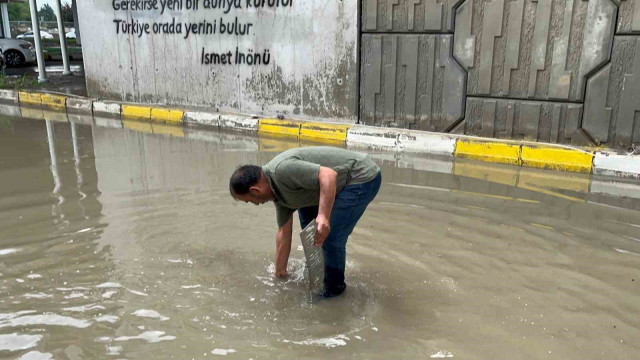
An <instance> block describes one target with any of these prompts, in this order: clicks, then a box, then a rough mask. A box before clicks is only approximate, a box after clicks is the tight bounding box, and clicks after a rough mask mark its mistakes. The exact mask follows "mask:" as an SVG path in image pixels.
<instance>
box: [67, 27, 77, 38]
mask: <svg viewBox="0 0 640 360" xmlns="http://www.w3.org/2000/svg"><path fill="white" fill-rule="evenodd" d="M64 37H66V38H67V39H75V38H76V29H75V28H71V30H70V31H69V32H68V33H66V34H64Z"/></svg>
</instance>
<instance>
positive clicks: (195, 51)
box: [77, 0, 358, 122]
mask: <svg viewBox="0 0 640 360" xmlns="http://www.w3.org/2000/svg"><path fill="white" fill-rule="evenodd" d="M122 3H123V2H122V1H121V0H119V1H113V2H112V1H108V0H83V1H78V3H77V6H78V12H79V17H80V27H81V31H82V35H83V38H84V40H85V41H84V44H83V52H84V59H85V61H84V62H85V73H86V77H87V86H88V92H89V94H90V95H91V96H95V97H102V98H108V99H118V100H126V101H133V102H144V103H166V104H176V105H201V106H207V107H216V108H218V109H220V110H221V111H233V112H241V113H256V114H268V115H271V116H275V115H276V114H282V115H285V116H290V117H298V118H307V119H319V118H321V119H326V120H340V121H348V122H355V121H356V116H357V99H356V94H357V90H356V89H357V51H356V43H357V41H358V31H357V25H356V24H357V7H358V4H357V0H343V1H333V0H332V1H326V2H325V1H307V0H265V1H262V0H250V1H247V0H242V1H240V0H231V1H229V0H224V1H221V0H181V1H176V2H173V1H168V2H167V1H164V0H162V1H159V0H158V1H156V0H151V1H150V2H147V4H149V3H150V4H156V5H157V9H155V8H152V9H149V8H146V9H142V10H140V9H126V10H123V9H121V8H120V4H122ZM124 3H127V2H124ZM138 3H143V2H138ZM167 3H168V4H178V5H181V8H174V9H173V10H172V9H169V7H165V8H164V11H163V4H167ZM114 4H115V5H114ZM196 4H197V8H196ZM256 4H257V5H260V6H257V7H256ZM116 5H117V6H116ZM219 5H222V6H223V7H222V8H221V7H220V6H219ZM249 5H250V6H249ZM229 6H230V7H229ZM119 20H121V21H122V22H121V23H119V24H117V23H116V22H114V21H119ZM222 23H224V29H225V32H224V33H222V31H223V26H221V24H222ZM131 24H133V28H134V29H133V32H132V31H131V29H130V27H131ZM117 25H120V26H117ZM154 25H156V26H158V25H161V27H160V28H157V27H156V28H155V29H154ZM141 26H142V27H143V28H142V29H143V31H142V32H141V31H140V27H141ZM145 26H149V27H148V28H147V29H145V28H144V27H145ZM192 26H196V30H198V33H194V32H193V31H192ZM230 26H231V27H233V31H232V34H229V27H230ZM128 27H129V28H128ZM187 28H188V29H187ZM165 29H166V30H167V31H170V32H173V33H166V32H165ZM123 30H125V31H124V33H123ZM154 30H159V31H154ZM241 32H245V34H244V35H242V34H240V33H241ZM236 51H237V52H236ZM203 52H204V55H203ZM214 53H215V54H216V55H215V60H216V61H220V62H223V63H215V64H208V62H209V61H207V60H208V59H207V57H208V56H207V55H208V54H214ZM240 53H242V54H245V56H244V58H242V57H241V56H240ZM222 54H227V56H226V57H225V58H222V57H220V56H219V55H222ZM247 55H251V60H249V59H248V58H247ZM256 57H260V59H259V61H260V64H256V62H257V61H258V60H257V59H256ZM243 59H244V61H243V63H240V64H238V63H237V62H238V61H241V60H243ZM229 60H230V61H229ZM225 62H226V63H225Z"/></svg>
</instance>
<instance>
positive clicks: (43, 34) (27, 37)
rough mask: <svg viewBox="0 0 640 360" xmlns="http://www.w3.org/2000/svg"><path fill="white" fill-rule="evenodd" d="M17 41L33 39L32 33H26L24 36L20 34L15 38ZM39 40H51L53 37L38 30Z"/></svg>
mask: <svg viewBox="0 0 640 360" xmlns="http://www.w3.org/2000/svg"><path fill="white" fill-rule="evenodd" d="M16 38H18V39H33V31H27V32H26V33H24V34H20V35H18V36H16ZM40 38H42V39H53V35H51V34H49V33H48V32H46V31H42V30H40Z"/></svg>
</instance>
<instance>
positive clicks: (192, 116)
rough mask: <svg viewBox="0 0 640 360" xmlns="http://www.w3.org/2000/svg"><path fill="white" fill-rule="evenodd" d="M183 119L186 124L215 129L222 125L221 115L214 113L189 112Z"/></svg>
mask: <svg viewBox="0 0 640 360" xmlns="http://www.w3.org/2000/svg"><path fill="white" fill-rule="evenodd" d="M183 119H184V122H185V123H186V124H196V125H202V126H213V127H218V126H219V125H220V120H219V119H220V115H219V114H214V113H206V112H191V111H187V112H185V113H184V117H183Z"/></svg>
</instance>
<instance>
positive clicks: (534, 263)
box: [0, 119, 640, 360]
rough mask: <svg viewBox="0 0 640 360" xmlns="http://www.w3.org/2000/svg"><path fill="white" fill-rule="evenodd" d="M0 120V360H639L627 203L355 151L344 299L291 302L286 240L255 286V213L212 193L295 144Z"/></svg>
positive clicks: (265, 240) (490, 172) (259, 270)
mask: <svg viewBox="0 0 640 360" xmlns="http://www.w3.org/2000/svg"><path fill="white" fill-rule="evenodd" d="M0 125H1V126H0V149H1V151H0V358H8V359H15V358H21V357H23V358H30V359H50V358H53V359H150V358H157V359H165V358H167V359H169V358H172V359H206V358H228V359H325V358H333V359H389V358H396V359H429V358H454V359H581V360H582V359H635V358H637V357H638V354H640V343H639V342H638V339H639V338H640V317H639V316H638V314H640V270H639V268H640V212H638V210H640V205H639V202H640V200H637V199H633V198H630V197H625V196H624V194H622V195H623V196H622V197H612V196H595V197H594V196H593V195H590V194H589V191H588V190H589V186H590V185H589V184H590V179H589V177H587V176H583V175H576V174H562V173H557V172H546V171H535V170H527V169H522V170H520V169H517V168H510V167H501V166H495V165H486V164H482V163H475V162H458V163H455V164H453V163H450V162H449V161H448V160H441V159H423V158H416V159H411V158H409V159H405V158H398V157H396V156H394V155H393V154H373V155H372V156H374V158H375V159H376V161H377V162H378V163H379V164H380V165H381V167H382V172H383V186H382V190H381V192H380V194H379V196H378V198H377V199H376V200H375V202H374V203H373V204H372V205H371V206H370V208H369V209H368V211H367V212H366V214H365V216H364V217H363V219H362V220H361V222H360V224H359V225H358V226H357V227H356V230H355V231H354V233H353V235H352V237H351V238H350V240H349V243H348V265H347V268H348V270H347V283H348V286H349V287H348V289H347V292H346V294H345V295H344V296H342V297H340V298H337V299H332V300H323V301H318V300H317V299H316V301H312V302H310V301H309V299H308V297H307V295H308V294H307V285H306V283H305V281H304V278H303V275H302V274H303V263H302V258H303V252H302V251H301V247H300V240H299V238H298V237H297V235H294V245H293V250H292V256H291V260H290V263H289V271H290V273H291V276H290V278H289V279H286V280H279V279H275V278H273V277H272V275H271V272H272V271H273V257H274V248H275V240H274V236H275V230H276V228H275V211H274V209H273V206H272V205H262V206H258V207H256V206H253V205H247V204H243V203H237V202H234V201H233V200H232V199H231V197H230V196H229V192H228V190H227V181H228V176H229V174H230V172H231V171H232V170H233V169H234V168H235V167H236V166H237V165H239V164H241V163H258V164H263V163H265V162H267V161H268V160H269V159H271V158H272V157H273V156H275V154H276V153H277V152H278V151H281V150H282V149H284V148H287V147H289V146H297V144H292V143H286V142H282V141H280V140H277V139H261V140H257V139H256V138H254V137H250V136H248V137H247V136H243V135H240V134H225V133H212V132H196V131H193V132H189V133H188V134H186V135H189V136H188V137H186V138H185V137H182V136H184V135H185V132H186V131H187V130H182V129H159V131H156V132H165V133H166V134H170V135H174V136H167V135H161V134H147V133H144V132H135V131H131V130H128V129H111V128H104V127H91V126H86V125H76V124H74V125H71V124H69V123H49V124H48V125H47V123H46V122H45V121H38V120H26V119H15V120H14V119H3V120H2V121H0ZM129 125H130V126H129V127H135V126H138V130H142V131H144V129H145V127H144V126H146V125H144V126H143V125H135V124H134V125H132V124H129ZM47 126H49V130H50V137H49V136H48V132H47ZM49 139H51V140H52V142H51V145H52V146H50V144H49ZM425 163H426V164H431V165H430V167H428V168H430V169H432V170H429V169H427V170H424V169H423V170H420V168H424V167H422V166H418V164H425ZM438 169H445V170H446V169H450V170H451V169H453V171H448V170H447V171H439V170H438ZM514 179H515V181H516V182H517V184H518V186H513V185H514V184H515V183H516V182H513V181H514ZM298 231H299V226H298V224H297V221H296V231H295V234H297V232H298Z"/></svg>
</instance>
